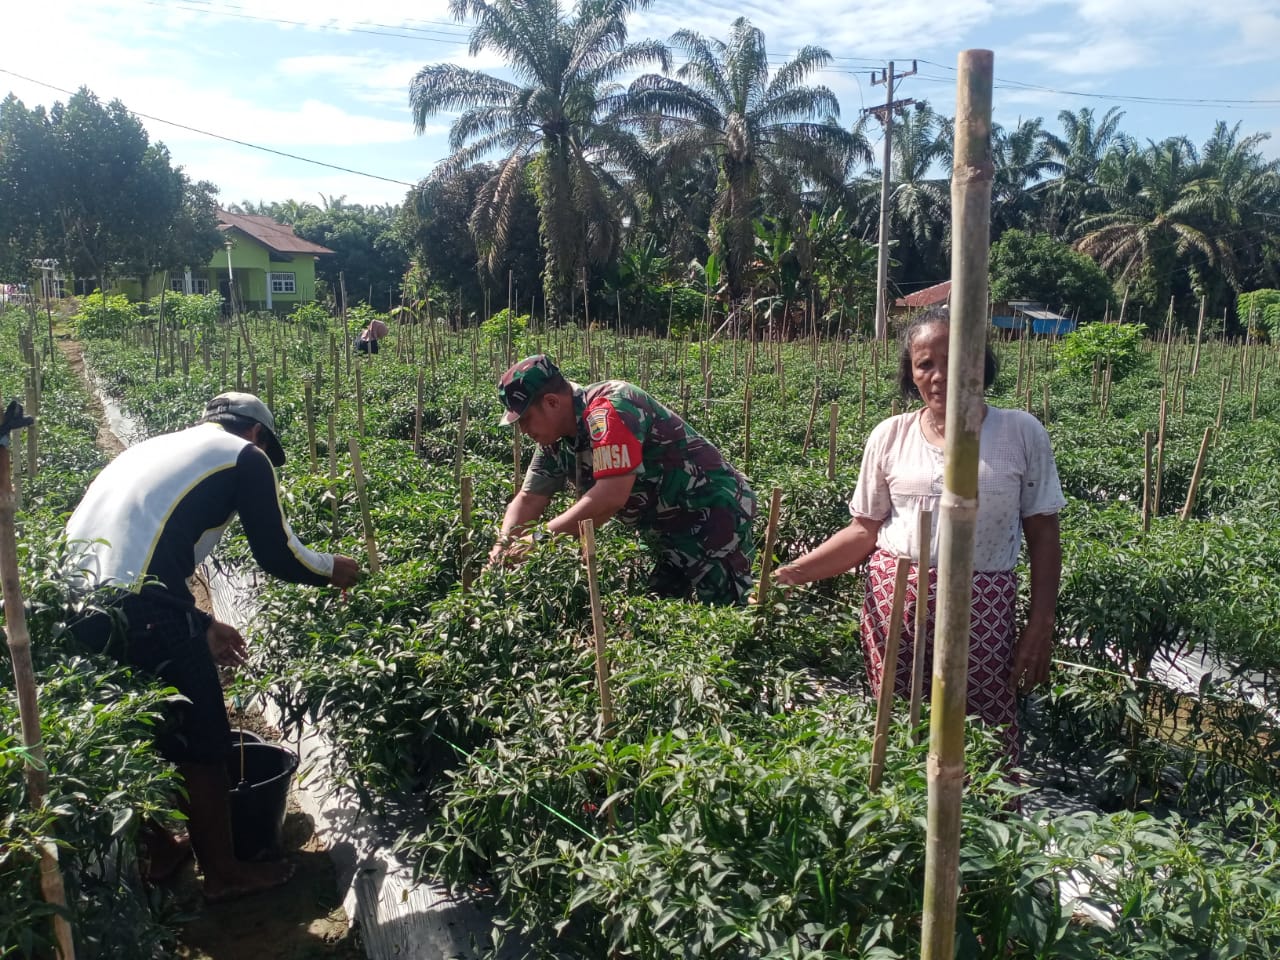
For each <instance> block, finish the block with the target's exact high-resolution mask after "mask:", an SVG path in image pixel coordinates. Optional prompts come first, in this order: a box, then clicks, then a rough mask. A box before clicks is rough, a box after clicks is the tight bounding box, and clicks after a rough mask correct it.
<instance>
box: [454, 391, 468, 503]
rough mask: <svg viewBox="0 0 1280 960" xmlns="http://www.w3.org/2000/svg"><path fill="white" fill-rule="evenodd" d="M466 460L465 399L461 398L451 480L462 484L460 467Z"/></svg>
mask: <svg viewBox="0 0 1280 960" xmlns="http://www.w3.org/2000/svg"><path fill="white" fill-rule="evenodd" d="M466 458H467V398H466V397H463V398H462V411H461V413H460V414H459V416H458V445H457V447H456V448H455V450H454V454H453V480H454V483H458V484H461V483H462V465H463V463H465V462H466Z"/></svg>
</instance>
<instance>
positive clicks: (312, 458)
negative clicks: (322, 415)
mask: <svg viewBox="0 0 1280 960" xmlns="http://www.w3.org/2000/svg"><path fill="white" fill-rule="evenodd" d="M303 391H304V398H305V399H304V402H305V403H306V410H307V462H308V463H309V464H310V467H309V468H308V472H309V473H315V472H316V411H315V404H314V398H313V397H312V395H311V384H310V382H307V383H305V384H303Z"/></svg>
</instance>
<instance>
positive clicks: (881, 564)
mask: <svg viewBox="0 0 1280 960" xmlns="http://www.w3.org/2000/svg"><path fill="white" fill-rule="evenodd" d="M896 567H897V557H895V556H894V555H893V554H891V553H887V552H886V551H884V550H877V551H876V552H875V553H874V554H872V556H871V561H870V564H869V567H868V569H867V578H866V595H865V597H864V599H863V603H862V649H863V652H864V653H865V655H866V659H867V680H868V682H869V683H870V684H871V695H872V696H873V697H875V696H879V694H880V678H881V676H882V675H883V673H884V648H885V643H886V642H887V640H888V638H889V618H890V617H891V616H892V615H893V576H894V571H895V568H896ZM917 574H918V565H917V564H914V563H913V564H912V565H911V572H910V574H909V575H908V577H907V597H906V603H905V604H904V605H903V608H902V632H901V633H900V634H899V637H898V664H897V672H896V674H895V677H894V685H893V686H894V692H895V693H897V695H898V696H900V697H902V698H903V699H907V698H909V697H910V696H911V658H912V654H913V651H914V648H915V610H916V595H917V594H916V578H917ZM937 580H938V570H937V568H936V567H934V568H932V569H931V570H930V571H929V595H928V608H927V611H926V614H927V617H928V619H927V620H926V624H927V630H926V633H925V636H926V637H927V640H926V644H925V652H924V656H925V660H924V691H923V696H924V699H925V700H928V699H929V689H930V687H931V683H930V679H929V678H930V677H931V676H932V671H933V617H934V606H935V604H936V602H937ZM1017 597H1018V578H1017V576H1016V575H1015V574H1014V572H1013V571H1012V570H996V571H994V572H989V571H974V574H973V606H972V608H971V609H970V613H969V686H968V706H967V712H968V713H969V714H970V715H971V716H972V715H975V714H976V715H977V716H978V717H980V718H981V719H982V721H983V722H984V723H986V724H989V725H990V726H993V727H1000V728H1002V733H1003V737H1004V741H1005V745H1006V746H1007V748H1008V750H1009V756H1010V758H1011V759H1012V761H1013V762H1014V763H1017V762H1018V753H1019V747H1018V701H1017V697H1016V695H1015V693H1014V690H1013V688H1012V687H1011V686H1010V684H1009V675H1010V670H1011V668H1012V665H1013V648H1014V644H1015V643H1016V642H1017V639H1018V635H1017V630H1016V628H1015V624H1014V611H1015V607H1016V603H1017Z"/></svg>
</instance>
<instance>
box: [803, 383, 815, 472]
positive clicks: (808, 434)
mask: <svg viewBox="0 0 1280 960" xmlns="http://www.w3.org/2000/svg"><path fill="white" fill-rule="evenodd" d="M818 390H819V385H818V383H817V382H816V381H815V382H814V384H813V402H812V403H811V404H809V423H808V424H807V425H806V426H805V428H804V446H802V447H801V448H800V456H802V457H803V456H804V455H805V454H806V453H808V452H809V442H810V441H811V440H812V439H813V421H814V419H815V418H816V417H817V416H818Z"/></svg>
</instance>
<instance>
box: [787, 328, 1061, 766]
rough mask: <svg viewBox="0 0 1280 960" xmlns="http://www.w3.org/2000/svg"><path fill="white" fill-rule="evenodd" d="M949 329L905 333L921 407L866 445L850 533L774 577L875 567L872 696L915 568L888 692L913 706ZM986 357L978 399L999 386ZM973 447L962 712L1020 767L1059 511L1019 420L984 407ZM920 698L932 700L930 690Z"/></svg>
mask: <svg viewBox="0 0 1280 960" xmlns="http://www.w3.org/2000/svg"><path fill="white" fill-rule="evenodd" d="M949 335H950V326H949V319H948V314H947V312H946V311H945V309H942V310H932V311H929V312H927V313H926V314H924V315H922V316H921V317H920V318H919V319H917V320H916V321H914V322H913V323H912V324H911V325H910V326H909V327H907V329H906V331H905V332H904V334H903V338H902V351H901V356H900V358H899V365H898V369H899V384H900V386H901V390H902V396H903V398H904V399H905V400H907V401H908V402H911V401H913V400H916V399H922V400H923V401H924V408H923V409H921V410H913V411H910V412H908V413H904V414H901V415H899V416H896V417H891V418H889V419H888V420H885V421H883V422H881V423H880V424H879V425H878V426H876V428H875V429H874V430H873V431H872V432H871V436H870V437H868V439H867V445H866V449H865V450H864V451H863V456H862V470H861V473H860V474H859V475H858V485H857V487H856V489H855V490H854V492H853V498H852V499H851V500H850V501H849V512H850V514H851V515H852V517H853V519H852V520H851V521H850V523H849V526H847V527H845V528H844V529H843V530H841V531H840V532H839V533H837V534H835V535H834V536H832V537H831V538H830V539H828V540H827V541H826V542H825V543H823V544H821V545H820V546H818V547H816V548H815V549H814V550H812V551H810V552H809V553H807V554H805V555H804V556H802V557H800V558H799V559H798V560H794V561H792V562H791V563H789V564H787V565H785V566H783V567H781V568H779V570H778V571H777V575H776V576H777V582H778V583H781V584H802V583H809V582H811V581H814V580H825V579H827V578H828V577H834V576H836V575H838V574H841V573H845V572H846V571H848V570H852V569H853V568H854V567H856V566H858V565H859V564H861V563H862V562H863V561H865V560H867V558H868V557H870V564H869V566H868V570H867V576H866V587H865V595H864V598H863V604H862V644H863V648H864V650H865V653H866V663H867V679H868V681H869V682H870V685H871V689H872V693H873V694H874V695H877V696H878V695H879V690H880V683H881V677H882V675H883V672H884V649H885V642H886V640H887V638H888V632H889V619H890V617H891V616H892V602H893V585H894V584H893V581H894V569H895V566H896V560H897V557H899V556H908V557H910V558H911V559H912V561H913V564H912V567H911V574H910V580H909V582H908V587H907V596H906V604H905V606H904V609H903V630H902V632H901V635H900V641H899V648H898V651H899V652H898V662H897V663H896V664H895V665H894V667H893V669H894V670H895V673H894V678H895V679H894V688H895V690H896V691H897V693H898V694H899V695H901V696H903V697H907V696H909V695H910V678H911V661H912V648H913V641H914V633H913V619H914V611H915V604H916V597H917V589H918V587H917V578H918V577H919V569H918V563H919V560H920V544H919V542H918V530H919V527H918V523H919V516H920V513H921V511H924V510H928V511H931V512H932V513H933V529H932V534H931V536H932V541H931V542H932V546H931V549H930V551H929V556H930V558H931V567H930V570H929V571H928V577H927V578H926V579H927V580H928V583H929V593H928V600H927V621H926V622H927V624H928V646H927V647H926V649H925V652H924V656H925V670H926V673H925V675H926V676H928V675H929V669H930V665H931V663H932V660H933V622H934V605H935V601H936V592H935V590H934V587H935V586H936V582H937V567H936V563H937V556H938V543H937V538H938V520H939V512H938V506H939V502H940V500H941V496H942V491H943V460H942V450H943V443H944V439H945V435H946V426H947V354H948V337H949ZM995 374H996V363H995V357H994V355H993V354H992V353H991V351H990V349H988V351H987V357H986V364H985V371H984V383H983V386H984V388H988V387H990V386H991V383H992V382H993V381H994V380H995ZM984 411H985V412H984V416H983V421H982V432H981V434H980V438H979V457H980V463H979V467H978V517H977V531H976V536H975V543H974V564H973V569H974V574H973V607H972V615H971V620H970V637H969V685H968V712H969V713H970V714H977V715H978V716H979V717H981V718H982V720H983V721H984V722H986V723H988V724H990V725H992V726H994V727H999V728H1002V730H1003V733H1004V737H1005V743H1006V745H1007V746H1008V749H1009V754H1010V757H1011V758H1012V759H1013V760H1014V762H1016V761H1017V759H1018V751H1019V747H1018V712H1017V693H1018V691H1019V690H1025V689H1028V688H1030V687H1032V686H1035V685H1036V684H1038V683H1041V682H1042V681H1044V680H1046V679H1047V678H1048V676H1049V659H1050V653H1051V649H1052V644H1053V632H1054V614H1055V608H1056V606H1057V599H1058V581H1059V578H1060V574H1061V567H1062V550H1061V546H1060V543H1059V536H1058V511H1060V510H1061V509H1062V507H1063V506H1065V504H1066V501H1065V499H1064V498H1063V496H1062V486H1061V484H1060V483H1059V481H1058V471H1057V466H1056V465H1055V463H1054V459H1053V449H1052V447H1051V446H1050V444H1049V435H1048V434H1047V433H1046V432H1045V429H1044V427H1043V426H1041V425H1040V422H1039V421H1038V420H1037V419H1036V418H1035V417H1033V416H1032V415H1031V414H1029V413H1025V412H1023V411H1021V410H1005V409H1000V408H997V407H989V406H984ZM1024 537H1025V538H1026V542H1027V553H1028V558H1029V560H1030V569H1031V604H1030V609H1029V611H1028V617H1027V622H1026V624H1025V625H1024V626H1023V628H1022V630H1021V631H1020V632H1019V630H1018V629H1017V626H1016V624H1015V622H1014V610H1015V603H1016V600H1017V593H1018V584H1017V578H1016V576H1015V575H1014V567H1015V566H1016V565H1017V562H1018V552H1019V549H1020V547H1021V542H1022V539H1023V538H1024ZM925 692H926V694H927V693H928V689H927V682H926V691H925Z"/></svg>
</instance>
